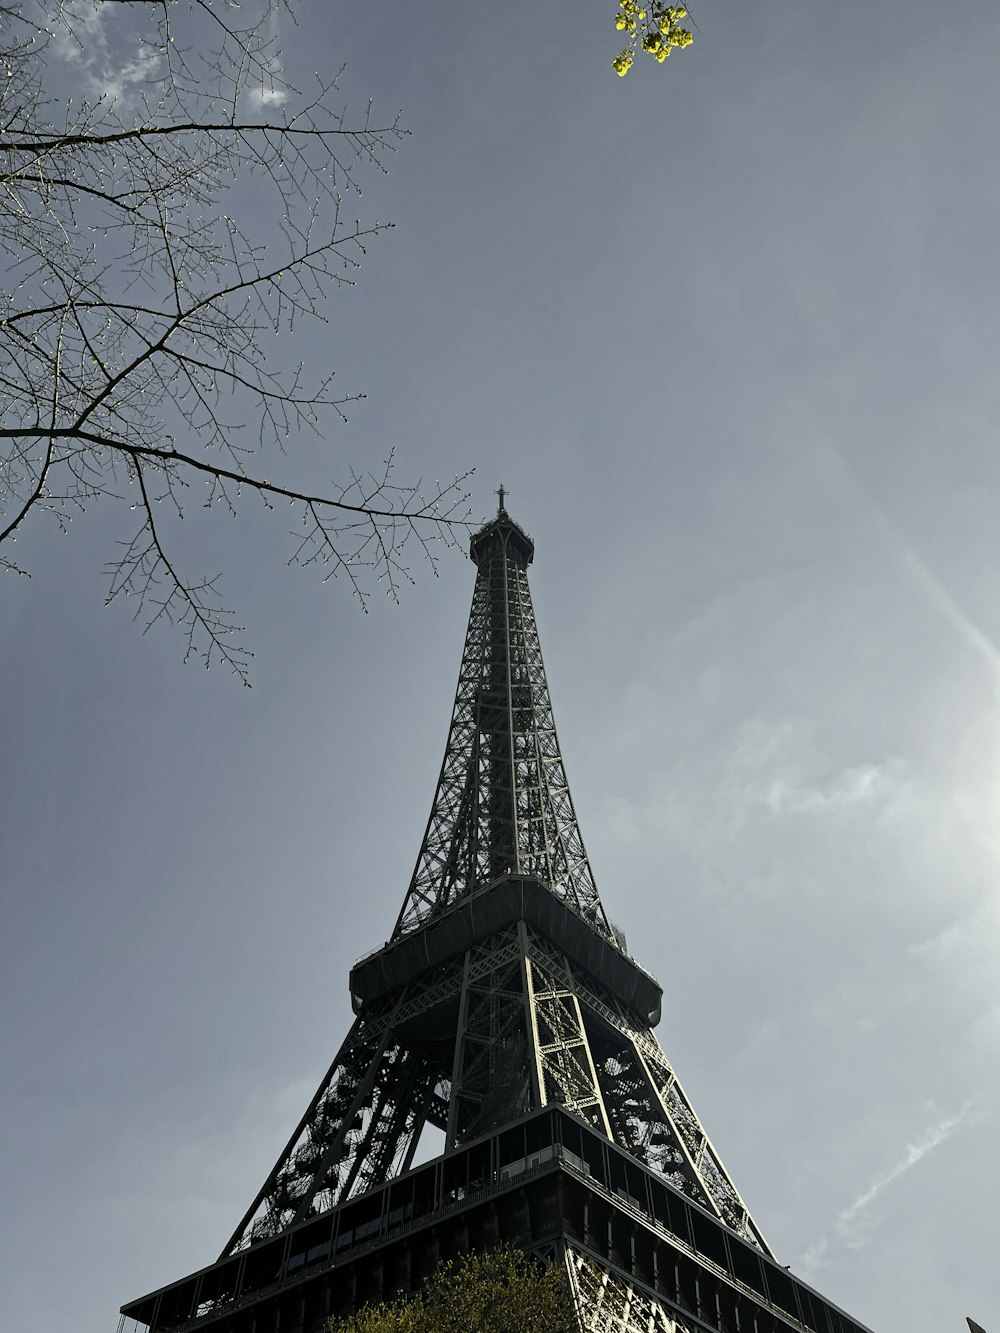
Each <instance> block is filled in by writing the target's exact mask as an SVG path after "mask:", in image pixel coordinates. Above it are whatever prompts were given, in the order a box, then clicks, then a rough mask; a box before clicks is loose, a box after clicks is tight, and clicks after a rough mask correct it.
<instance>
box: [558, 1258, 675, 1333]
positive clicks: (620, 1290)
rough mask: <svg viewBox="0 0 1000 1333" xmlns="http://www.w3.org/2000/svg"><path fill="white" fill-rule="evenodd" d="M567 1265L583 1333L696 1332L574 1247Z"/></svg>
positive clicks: (630, 1283)
mask: <svg viewBox="0 0 1000 1333" xmlns="http://www.w3.org/2000/svg"><path fill="white" fill-rule="evenodd" d="M565 1264H566V1273H567V1276H568V1278H569V1286H570V1291H571V1292H572V1295H573V1304H574V1307H575V1309H576V1317H577V1320H578V1322H579V1327H580V1333H695V1328H694V1325H693V1324H689V1323H688V1322H687V1321H686V1320H684V1319H682V1318H681V1317H680V1316H679V1315H678V1314H676V1313H674V1312H672V1311H668V1310H667V1308H666V1307H665V1306H664V1305H661V1303H660V1302H659V1301H658V1300H656V1298H655V1297H653V1296H651V1295H649V1294H648V1293H647V1292H645V1291H643V1290H642V1289H641V1288H639V1287H637V1286H636V1285H635V1284H634V1283H632V1282H629V1281H628V1279H627V1278H625V1277H623V1276H621V1275H620V1274H619V1273H615V1272H612V1271H611V1270H609V1269H606V1268H602V1267H600V1266H598V1265H597V1264H596V1263H595V1262H594V1261H593V1259H591V1258H589V1257H588V1256H586V1255H583V1254H581V1253H580V1251H579V1250H576V1249H574V1248H573V1247H572V1246H568V1247H567V1249H566V1254H565Z"/></svg>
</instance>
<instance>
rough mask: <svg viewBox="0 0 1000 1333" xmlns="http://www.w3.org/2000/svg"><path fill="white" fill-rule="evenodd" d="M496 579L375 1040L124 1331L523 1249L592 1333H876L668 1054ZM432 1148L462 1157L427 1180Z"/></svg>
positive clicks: (304, 1328) (511, 550)
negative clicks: (739, 1158) (847, 1308)
mask: <svg viewBox="0 0 1000 1333" xmlns="http://www.w3.org/2000/svg"><path fill="white" fill-rule="evenodd" d="M471 555H472V559H473V561H474V562H475V564H476V567H477V576H476V586H475V591H474V593H473V598H472V610H471V614H470V616H469V626H468V632H467V634H466V640H465V649H464V652H463V654H462V665H461V670H460V673H459V680H458V689H457V691H456V695H455V706H454V710H453V712H452V718H451V726H450V729H449V733H448V742H447V746H446V748H445V755H444V762H443V764H442V766H441V774H440V777H439V779H438V784H437V790H436V792H435V796H434V801H433V804H432V807H431V814H430V818H429V820H428V823H427V829H426V832H425V834H424V838H423V842H422V844H421V848H420V853H419V855H418V857H417V864H416V868H415V870H414V873H413V877H412V879H411V881H410V886H409V889H408V890H407V893H406V897H405V899H404V901H403V907H402V911H401V912H400V914H399V918H398V920H397V922H396V926H395V929H394V931H393V934H392V937H391V939H390V940H389V941H388V943H387V944H386V945H385V946H384V947H383V948H381V949H379V950H377V951H376V952H374V953H372V954H370V955H368V956H367V957H366V958H363V959H362V960H361V961H360V962H359V963H358V964H357V965H356V966H355V967H354V969H353V971H352V973H351V978H350V986H351V997H352V1004H353V1008H354V1012H355V1014H356V1018H355V1021H354V1024H353V1025H352V1027H351V1029H350V1031H349V1032H348V1034H347V1038H346V1040H345V1041H344V1043H343V1045H342V1046H341V1048H340V1050H339V1052H338V1053H337V1056H336V1059H335V1060H334V1062H333V1064H332V1065H331V1066H330V1069H329V1071H328V1072H327V1074H326V1077H325V1078H324V1079H323V1081H322V1083H321V1084H320V1086H319V1088H318V1089H317V1091H316V1094H315V1096H314V1097H313V1099H312V1101H311V1102H310V1104H309V1106H308V1108H307V1109H306V1112H305V1115H304V1116H303V1117H302V1119H301V1121H300V1122H299V1124H298V1126H297V1127H296V1129H295V1131H294V1133H293V1134H292V1136H291V1138H290V1139H289V1140H288V1143H287V1144H286V1145H285V1148H284V1150H283V1151H282V1153H281V1155H280V1157H279V1158H278V1161H277V1163H276V1164H275V1166H274V1169H273V1170H272V1171H271V1173H270V1175H269V1176H268V1177H267V1180H266V1181H265V1182H264V1184H263V1186H262V1188H261V1190H260V1192H259V1194H258V1195H257V1197H256V1198H255V1199H254V1201H253V1203H252V1204H251V1206H250V1208H249V1209H248V1210H247V1212H246V1214H245V1215H244V1217H243V1218H242V1220H241V1221H240V1223H239V1225H238V1226H237V1228H236V1230H235V1231H234V1232H233V1235H232V1236H231V1238H230V1240H229V1242H228V1244H227V1245H226V1247H225V1249H224V1250H223V1252H222V1254H221V1256H220V1257H219V1259H218V1260H217V1261H216V1262H215V1263H214V1264H211V1265H210V1266H209V1267H207V1268H205V1269H203V1270H201V1271H200V1272H198V1273H195V1274H192V1275H191V1276H189V1277H187V1278H184V1279H182V1280H181V1281H180V1282H175V1283H173V1284H171V1285H170V1286H168V1287H165V1288H162V1289H161V1290H159V1291H157V1292H153V1293H152V1294H150V1295H149V1296H146V1297H143V1298H141V1299H140V1300H137V1301H133V1302H130V1303H129V1304H128V1305H125V1306H123V1307H122V1319H121V1322H120V1325H119V1329H120V1333H121V1330H123V1329H124V1327H125V1323H126V1320H129V1319H131V1320H133V1321H134V1323H135V1325H146V1326H148V1328H149V1329H150V1333H167V1331H168V1330H170V1331H171V1333H181V1330H185V1331H186V1330H193V1329H198V1330H201V1329H205V1330H211V1333H278V1331H279V1330H280V1333H312V1331H313V1330H318V1329H321V1328H322V1327H323V1325H324V1323H325V1321H326V1319H327V1318H328V1317H329V1315H330V1314H335V1313H339V1312H343V1311H348V1310H352V1309H355V1308H357V1307H358V1306H359V1305H362V1304H364V1303H365V1302H366V1301H370V1300H375V1299H380V1298H383V1297H389V1296H392V1295H394V1294H396V1293H397V1292H398V1291H401V1290H402V1291H407V1290H414V1289H415V1288H416V1287H417V1286H419V1284H420V1282H421V1281H422V1279H423V1278H424V1277H425V1276H426V1275H427V1273H428V1272H429V1271H430V1270H431V1269H432V1268H433V1267H434V1265H435V1263H436V1262H437V1260H438V1258H440V1257H447V1256H448V1255H450V1254H455V1253H461V1252H463V1251H465V1250H467V1249H469V1248H486V1247H489V1246H491V1245H496V1244H498V1243H500V1242H501V1241H504V1240H512V1241H515V1242H516V1243H518V1244H520V1245H521V1246H523V1247H524V1248H526V1249H528V1250H531V1251H535V1252H537V1253H539V1254H540V1255H542V1256H543V1257H545V1258H548V1259H550V1260H552V1261H556V1262H560V1263H563V1264H564V1265H565V1266H566V1270H567V1273H568V1276H569V1280H570V1283H571V1287H572V1290H573V1292H574V1296H575V1298H576V1308H577V1310H578V1312H579V1313H578V1317H579V1322H580V1327H581V1333H700V1331H704V1330H712V1331H714V1333H778V1331H779V1330H782V1331H784V1330H788V1329H793V1330H799V1331H800V1333H801V1331H802V1330H807V1331H808V1333H863V1330H862V1329H861V1326H860V1325H858V1324H857V1323H856V1322H855V1321H853V1320H851V1319H850V1318H848V1317H847V1316H846V1315H845V1314H843V1312H841V1311H840V1310H838V1309H836V1308H835V1307H834V1306H832V1305H831V1304H830V1303H829V1302H827V1301H826V1300H824V1299H823V1298H822V1297H820V1296H819V1295H817V1293H815V1292H814V1291H812V1290H811V1289H810V1288H809V1287H807V1286H806V1285H805V1284H804V1283H801V1282H799V1281H798V1280H797V1279H795V1278H793V1277H792V1276H791V1275H790V1274H789V1273H788V1272H787V1270H785V1269H783V1268H782V1267H781V1266H780V1265H778V1264H776V1263H775V1262H774V1259H773V1256H772V1255H771V1252H770V1250H769V1249H768V1246H767V1244H766V1243H765V1241H764V1239H763V1237H762V1235H761V1232H760V1230H759V1229H758V1227H757V1225H756V1223H755V1222H754V1221H753V1219H752V1218H751V1216H750V1214H749V1212H748V1210H747V1207H746V1205H745V1204H744V1202H743V1200H742V1199H741V1197H740V1195H739V1192H738V1191H737V1189H736V1187H735V1185H734V1184H733V1182H732V1180H731V1179H730V1177H729V1175H728V1173H727V1172H726V1170H725V1168H724V1166H723V1165H722V1162H721V1160H720V1158H719V1156H718V1154H717V1152H716V1151H715V1149H714V1147H713V1146H712V1144H711V1142H710V1141H709V1138H708V1135H707V1134H706V1133H705V1130H704V1129H703V1128H702V1125H701V1123H700V1121H699V1120H698V1117H697V1115H696V1114H695V1112H694V1109H693V1108H692V1106H691V1103H690V1102H689V1100H688V1098H687V1097H686V1096H685V1094H684V1091H683V1089H682V1088H681V1085H680V1083H679V1082H678V1080H677V1077H676V1075H675V1073H674V1071H673V1069H672V1068H671V1066H670V1064H669V1062H668V1060H667V1057H666V1056H665V1054H664V1053H663V1050H662V1049H661V1047H660V1045H659V1043H658V1042H657V1040H656V1038H655V1036H654V1035H653V1028H654V1027H655V1026H656V1024H657V1023H658V1021H659V1017H660V1000H661V991H660V987H659V985H658V984H657V982H656V981H655V980H654V979H653V978H652V977H651V976H650V975H649V973H648V972H646V971H644V970H643V968H642V967H640V966H639V964H638V963H637V962H636V961H635V959H633V958H632V957H631V955H630V954H629V953H628V951H627V948H626V944H625V940H624V937H623V936H622V933H621V932H620V931H619V930H618V929H617V928H616V927H615V925H614V924H613V923H612V921H611V920H610V919H609V917H608V916H607V913H606V912H605V910H604V907H603V905H602V903H601V900H600V897H599V895H598V892H597V887H596V884H595V881H594V876H593V873H592V871H591V868H590V863H589V861H588V859H587V853H586V850H585V847H584V844H583V839H582V837H581V834H580V829H579V826H578V824H577V819H576V814H575V811H574V809H573V802H572V799H571V797H570V792H569V786H568V784H567V781H566V773H565V769H564V766H563V761H562V756H561V754H560V750H559V742H558V738H557V735H556V729H555V724H554V721H553V715H552V704H551V701H550V698H549V689H548V684H547V682H546V678H545V668H544V665H543V662H542V654H541V648H540V646H539V639H538V630H537V626H536V623H535V616H534V611H533V609H532V605H531V595H530V592H529V589H528V578H527V570H528V566H529V565H530V564H531V561H532V558H533V555H534V546H533V543H532V541H531V540H530V538H529V537H528V536H527V535H526V534H525V532H524V531H523V530H522V529H521V528H520V527H519V526H518V524H517V523H515V522H514V521H513V520H512V519H511V518H510V516H509V515H508V513H507V511H506V509H505V507H504V497H503V492H502V489H501V492H500V508H499V511H498V514H497V517H496V518H495V519H494V520H493V521H492V522H490V523H488V524H487V525H486V526H485V527H484V528H482V529H481V531H479V532H478V533H476V535H475V536H474V537H473V538H472V543H471ZM427 1126H433V1127H435V1128H436V1129H438V1130H440V1131H443V1133H444V1136H445V1145H444V1152H443V1153H442V1154H441V1155H440V1156H438V1157H435V1158H434V1159H433V1160H431V1161H429V1162H425V1163H423V1164H422V1165H419V1166H416V1167H414V1165H413V1163H414V1160H415V1153H416V1149H417V1145H418V1143H419V1141H420V1139H421V1135H422V1133H423V1131H424V1130H425V1128H426V1127H427Z"/></svg>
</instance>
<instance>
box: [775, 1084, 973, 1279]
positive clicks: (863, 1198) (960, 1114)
mask: <svg viewBox="0 0 1000 1333" xmlns="http://www.w3.org/2000/svg"><path fill="white" fill-rule="evenodd" d="M983 1115H984V1111H983V1108H982V1107H980V1106H978V1105H976V1104H975V1103H973V1102H966V1104H965V1105H964V1106H963V1107H962V1108H961V1110H959V1111H956V1112H955V1113H954V1114H953V1115H949V1116H945V1117H944V1118H943V1119H940V1120H937V1121H935V1122H934V1124H932V1125H930V1126H928V1128H927V1129H925V1130H924V1132H923V1133H922V1134H921V1135H920V1136H919V1137H918V1138H916V1139H914V1140H913V1141H912V1142H910V1143H908V1144H907V1145H906V1150H905V1152H904V1153H903V1155H902V1156H901V1157H900V1158H898V1159H897V1160H896V1162H894V1163H893V1165H892V1166H891V1167H890V1168H889V1169H888V1170H887V1171H884V1172H882V1174H881V1175H878V1176H876V1178H875V1179H874V1180H873V1181H872V1183H871V1184H870V1185H869V1186H868V1187H867V1188H866V1189H864V1190H862V1191H861V1193H860V1194H859V1195H858V1196H857V1198H856V1199H854V1201H853V1202H852V1203H850V1204H848V1206H847V1207H846V1208H844V1209H842V1210H841V1211H840V1212H839V1213H838V1214H837V1216H836V1217H835V1218H834V1219H833V1232H834V1234H835V1236H836V1238H837V1240H838V1241H839V1243H840V1245H841V1246H842V1247H843V1248H845V1249H848V1250H860V1249H862V1248H863V1247H864V1246H865V1244H866V1243H867V1239H868V1233H869V1232H870V1231H871V1229H872V1228H873V1227H874V1226H875V1225H876V1224H877V1220H878V1219H877V1218H874V1217H873V1216H872V1215H871V1209H872V1205H873V1204H874V1203H875V1201H876V1200H877V1199H878V1198H879V1196H880V1195H881V1194H883V1193H884V1191H885V1190H887V1189H888V1188H889V1186H890V1185H892V1184H894V1183H895V1182H896V1181H897V1180H899V1179H900V1177H901V1176H904V1175H905V1174H906V1172H907V1171H909V1170H911V1169H912V1168H913V1167H914V1166H916V1165H917V1163H918V1162H922V1161H923V1159H924V1158H925V1157H927V1156H928V1155H929V1154H930V1153H932V1152H933V1151H934V1149H935V1148H939V1147H940V1146H941V1144H942V1143H945V1142H947V1140H948V1139H950V1138H951V1137H952V1136H953V1135H954V1134H956V1133H957V1132H958V1131H959V1130H960V1129H962V1128H963V1127H966V1126H972V1125H975V1124H978V1123H979V1121H980V1120H982V1118H983ZM829 1249H830V1242H829V1239H828V1238H827V1237H826V1236H822V1237H820V1239H819V1240H817V1241H814V1242H813V1244H811V1245H810V1246H809V1247H808V1249H806V1251H805V1252H804V1253H803V1254H802V1256H801V1257H800V1259H799V1265H798V1266H799V1271H800V1272H801V1274H802V1276H803V1277H806V1278H808V1277H810V1276H811V1275H812V1274H813V1273H816V1272H817V1271H818V1270H819V1269H821V1268H824V1267H826V1266H827V1265H828V1263H829V1260H828V1259H827V1257H826V1256H827V1254H828V1252H829Z"/></svg>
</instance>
